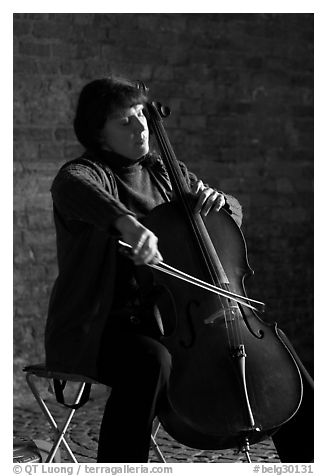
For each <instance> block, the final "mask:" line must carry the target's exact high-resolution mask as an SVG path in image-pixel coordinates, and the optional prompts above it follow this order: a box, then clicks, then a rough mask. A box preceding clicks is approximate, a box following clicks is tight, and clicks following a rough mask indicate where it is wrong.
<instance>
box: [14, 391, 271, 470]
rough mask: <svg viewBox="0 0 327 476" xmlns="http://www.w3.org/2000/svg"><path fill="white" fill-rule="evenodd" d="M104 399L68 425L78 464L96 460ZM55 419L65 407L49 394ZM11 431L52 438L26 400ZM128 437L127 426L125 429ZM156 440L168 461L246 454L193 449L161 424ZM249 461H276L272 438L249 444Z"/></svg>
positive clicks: (232, 459) (234, 459) (233, 458)
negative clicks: (168, 432) (177, 439)
mask: <svg viewBox="0 0 327 476" xmlns="http://www.w3.org/2000/svg"><path fill="white" fill-rule="evenodd" d="M106 399H107V395H105V394H102V395H98V396H96V397H94V396H93V395H91V399H90V401H89V402H88V403H87V404H86V405H85V406H84V407H82V408H80V409H79V410H78V411H77V412H76V413H75V415H74V418H73V420H72V422H71V424H70V427H69V430H68V433H67V437H66V438H67V441H68V442H69V445H70V446H71V448H72V451H73V453H74V454H75V457H76V458H77V460H78V461H79V462H81V463H94V462H95V461H96V449H97V444H98V433H99V428H100V423H101V415H102V412H103V408H104V405H105V402H106ZM46 403H47V405H48V406H49V408H50V410H51V412H52V413H53V415H54V417H55V419H56V421H57V422H58V424H60V421H62V417H63V415H64V414H65V413H66V411H67V410H66V408H64V407H62V406H61V405H58V404H56V403H55V402H54V401H53V399H52V397H51V398H49V399H47V400H46ZM13 427H14V434H15V436H22V437H28V438H31V439H39V440H45V441H51V429H50V428H51V427H50V425H49V423H48V422H47V421H46V419H45V417H44V415H43V413H42V412H41V410H40V409H39V407H38V405H37V403H36V402H35V401H32V400H28V401H26V402H24V403H23V404H22V403H21V402H19V404H16V406H15V407H14V425H13ZM126 439H128V428H126ZM156 441H157V443H158V445H159V446H160V449H161V451H162V452H163V454H164V456H165V458H166V461H167V463H169V462H171V463H241V462H245V455H244V454H242V453H235V451H234V450H223V451H221V450H220V451H207V450H195V449H192V448H188V447H186V446H183V445H181V444H179V443H177V442H176V441H175V440H173V439H172V438H171V437H170V436H169V435H168V434H167V433H166V432H165V431H164V430H163V428H162V427H160V429H159V431H158V434H157V436H156ZM251 460H252V462H257V461H258V462H266V463H274V462H279V461H280V460H279V458H278V456H277V453H276V450H275V447H274V444H273V442H272V440H271V439H267V440H265V441H263V442H261V443H258V444H256V445H253V446H251ZM61 461H62V462H69V461H70V460H69V458H68V457H67V454H66V452H65V450H64V449H61ZM157 461H158V459H157V456H156V455H155V453H154V451H153V449H152V450H151V452H150V462H157Z"/></svg>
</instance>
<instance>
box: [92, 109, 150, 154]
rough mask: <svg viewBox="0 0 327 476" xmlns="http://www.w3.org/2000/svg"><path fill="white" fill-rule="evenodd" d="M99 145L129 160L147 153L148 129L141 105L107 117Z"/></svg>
mask: <svg viewBox="0 0 327 476" xmlns="http://www.w3.org/2000/svg"><path fill="white" fill-rule="evenodd" d="M101 145H102V147H103V149H105V150H112V151H113V152H116V153H117V154H120V155H122V156H124V157H127V158H128V159H131V160H138V159H140V158H141V157H143V155H145V154H147V153H148V152H149V129H148V123H147V120H146V118H145V116H144V114H143V105H142V104H136V105H134V106H131V107H128V108H126V109H125V108H124V109H119V110H117V111H116V112H115V113H112V114H110V115H109V116H108V118H107V121H106V123H105V125H104V127H103V129H102V133H101Z"/></svg>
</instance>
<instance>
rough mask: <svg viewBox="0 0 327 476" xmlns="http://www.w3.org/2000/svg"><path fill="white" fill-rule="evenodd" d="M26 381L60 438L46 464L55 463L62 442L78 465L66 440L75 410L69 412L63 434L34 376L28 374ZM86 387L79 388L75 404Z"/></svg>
mask: <svg viewBox="0 0 327 476" xmlns="http://www.w3.org/2000/svg"><path fill="white" fill-rule="evenodd" d="M26 381H27V383H28V386H29V387H30V389H31V392H32V393H33V395H34V398H35V399H36V401H37V402H38V404H39V406H40V408H41V410H42V412H43V414H44V416H45V417H46V419H47V420H48V422H49V423H50V425H51V427H52V429H53V430H54V431H55V432H56V434H58V435H59V437H58V438H57V440H56V442H55V443H54V445H53V447H52V449H51V452H50V454H49V456H48V457H47V461H46V462H47V463H51V462H52V461H53V458H54V456H55V454H56V452H57V450H58V447H59V445H60V443H61V442H62V443H63V444H64V445H65V447H66V450H67V452H68V454H69V456H70V458H71V459H72V461H73V462H74V463H78V461H77V459H76V458H75V456H74V454H73V452H72V450H71V449H70V447H69V445H68V443H67V441H66V440H65V438H64V436H65V432H66V431H67V428H68V425H69V423H70V421H71V419H72V417H73V415H74V413H75V410H74V409H72V410H71V411H70V412H69V415H68V418H67V420H66V422H65V424H64V428H63V430H64V432H63V430H62V431H60V430H59V428H58V425H57V423H56V421H55V419H54V418H53V416H52V414H51V412H50V410H49V408H48V407H47V405H46V403H45V401H44V400H43V398H42V397H41V396H40V394H39V392H38V390H37V387H36V385H35V383H34V382H33V374H32V373H27V374H26ZM84 386H85V383H82V384H81V386H80V387H79V389H78V392H77V397H76V399H75V402H76V400H77V399H78V401H79V399H80V397H81V395H82V393H83V390H84ZM67 422H68V424H67Z"/></svg>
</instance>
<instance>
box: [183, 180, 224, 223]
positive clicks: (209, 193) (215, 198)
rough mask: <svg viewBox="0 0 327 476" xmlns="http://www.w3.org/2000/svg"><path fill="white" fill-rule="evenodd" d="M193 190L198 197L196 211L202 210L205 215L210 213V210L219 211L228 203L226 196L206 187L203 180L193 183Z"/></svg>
mask: <svg viewBox="0 0 327 476" xmlns="http://www.w3.org/2000/svg"><path fill="white" fill-rule="evenodd" d="M191 192H192V193H193V194H194V195H195V196H196V197H198V199H197V202H196V205H195V208H194V212H195V213H198V212H200V213H201V215H204V216H206V215H208V213H209V212H210V211H215V212H219V210H220V209H221V207H223V206H224V205H225V203H226V200H225V197H224V195H223V194H222V193H221V192H218V191H217V190H214V189H213V188H210V187H205V185H204V183H203V182H202V180H198V181H197V182H194V183H193V184H192V187H191Z"/></svg>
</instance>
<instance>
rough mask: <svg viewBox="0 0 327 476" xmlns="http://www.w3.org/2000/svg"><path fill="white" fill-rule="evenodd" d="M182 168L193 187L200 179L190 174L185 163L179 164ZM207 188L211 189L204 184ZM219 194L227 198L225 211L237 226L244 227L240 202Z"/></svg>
mask: <svg viewBox="0 0 327 476" xmlns="http://www.w3.org/2000/svg"><path fill="white" fill-rule="evenodd" d="M179 165H180V168H181V170H182V172H183V175H184V176H185V178H186V180H187V182H188V184H189V185H190V186H192V184H193V183H195V182H197V181H198V180H199V179H198V177H197V176H196V175H195V174H194V173H193V172H190V171H189V170H188V169H187V167H186V165H185V164H184V163H183V162H179ZM204 185H205V186H206V187H210V185H208V184H207V183H205V184H204ZM212 188H213V189H214V190H217V189H216V188H214V187H212ZM217 191H218V192H219V193H222V194H223V195H224V197H225V202H226V203H225V205H224V206H223V208H224V210H226V211H227V212H228V213H229V214H230V215H231V217H232V218H233V219H234V221H235V222H236V224H237V225H238V226H239V227H241V225H242V219H243V212H242V205H241V204H240V203H239V201H238V200H237V199H236V198H235V197H233V196H232V195H229V194H227V193H225V192H223V191H221V190H217Z"/></svg>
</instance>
